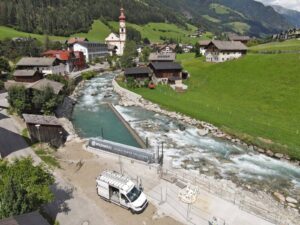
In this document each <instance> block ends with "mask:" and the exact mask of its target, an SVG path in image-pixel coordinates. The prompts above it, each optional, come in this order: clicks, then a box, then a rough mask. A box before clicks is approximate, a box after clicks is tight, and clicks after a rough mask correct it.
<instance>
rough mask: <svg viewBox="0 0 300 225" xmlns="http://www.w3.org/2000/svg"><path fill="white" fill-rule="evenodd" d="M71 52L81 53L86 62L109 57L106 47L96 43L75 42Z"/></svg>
mask: <svg viewBox="0 0 300 225" xmlns="http://www.w3.org/2000/svg"><path fill="white" fill-rule="evenodd" d="M73 50H74V52H83V54H84V56H85V60H86V62H91V61H93V60H95V59H96V58H103V57H105V56H107V55H109V52H108V46H107V45H106V44H104V43H97V42H87V41H84V42H76V43H75V44H74V45H73Z"/></svg>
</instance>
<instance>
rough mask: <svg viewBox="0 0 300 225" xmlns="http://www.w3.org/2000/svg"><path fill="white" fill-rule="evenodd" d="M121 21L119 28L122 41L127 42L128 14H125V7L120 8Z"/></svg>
mask: <svg viewBox="0 0 300 225" xmlns="http://www.w3.org/2000/svg"><path fill="white" fill-rule="evenodd" d="M119 21H120V30H119V35H120V41H121V42H125V41H126V16H125V10H124V9H123V8H121V9H120V16H119Z"/></svg>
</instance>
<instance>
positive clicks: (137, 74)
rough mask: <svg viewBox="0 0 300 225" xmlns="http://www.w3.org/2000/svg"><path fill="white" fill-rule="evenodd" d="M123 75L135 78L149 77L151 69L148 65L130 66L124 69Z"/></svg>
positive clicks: (143, 78)
mask: <svg viewBox="0 0 300 225" xmlns="http://www.w3.org/2000/svg"><path fill="white" fill-rule="evenodd" d="M124 75H125V77H126V79H127V78H129V77H132V78H134V79H136V80H146V79H150V76H151V70H150V69H149V68H148V67H132V68H127V69H125V72H124Z"/></svg>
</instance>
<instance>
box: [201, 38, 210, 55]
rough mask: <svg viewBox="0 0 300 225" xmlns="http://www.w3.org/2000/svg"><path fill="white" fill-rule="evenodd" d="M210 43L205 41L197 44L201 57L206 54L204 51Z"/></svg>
mask: <svg viewBox="0 0 300 225" xmlns="http://www.w3.org/2000/svg"><path fill="white" fill-rule="evenodd" d="M210 42H211V41H210V40H205V41H199V42H198V43H199V47H200V50H199V51H200V54H201V55H205V53H206V49H207V47H208V45H209V43H210Z"/></svg>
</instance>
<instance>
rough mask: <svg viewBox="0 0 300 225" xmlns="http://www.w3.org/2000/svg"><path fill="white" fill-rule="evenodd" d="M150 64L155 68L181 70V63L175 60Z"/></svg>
mask: <svg viewBox="0 0 300 225" xmlns="http://www.w3.org/2000/svg"><path fill="white" fill-rule="evenodd" d="M150 65H152V67H153V68H154V69H155V70H182V67H181V65H180V64H179V63H176V62H152V63H150Z"/></svg>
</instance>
